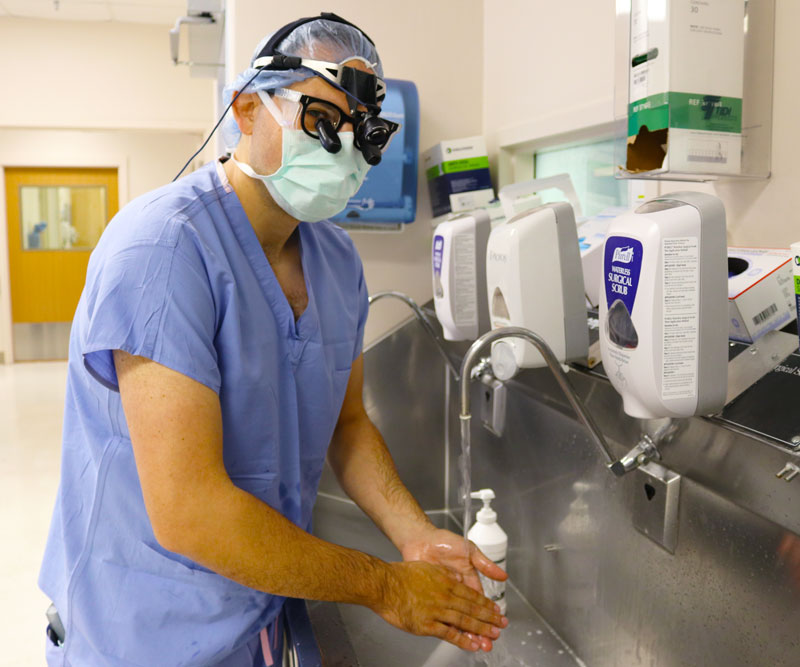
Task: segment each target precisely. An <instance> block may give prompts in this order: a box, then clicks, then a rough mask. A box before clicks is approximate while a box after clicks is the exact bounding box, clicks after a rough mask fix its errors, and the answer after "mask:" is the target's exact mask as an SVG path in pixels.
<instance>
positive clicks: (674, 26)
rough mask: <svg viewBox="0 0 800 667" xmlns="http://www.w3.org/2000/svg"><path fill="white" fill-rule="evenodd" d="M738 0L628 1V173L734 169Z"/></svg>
mask: <svg viewBox="0 0 800 667" xmlns="http://www.w3.org/2000/svg"><path fill="white" fill-rule="evenodd" d="M656 4H658V8H656V7H655V5H656ZM744 6H745V3H744V2H739V1H736V0H733V1H731V0H702V2H700V1H691V2H690V1H689V0H660V3H654V2H653V0H633V3H632V6H631V48H630V61H629V62H628V73H629V79H628V82H629V96H628V101H629V105H628V149H627V160H626V165H625V168H626V170H627V171H628V172H631V173H642V172H652V173H663V172H682V173H692V174H738V173H740V171H741V151H742V94H743V86H744V30H743V22H744Z"/></svg>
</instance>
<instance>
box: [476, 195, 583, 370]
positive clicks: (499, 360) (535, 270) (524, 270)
mask: <svg viewBox="0 0 800 667" xmlns="http://www.w3.org/2000/svg"><path fill="white" fill-rule="evenodd" d="M486 283H487V290H488V294H489V314H490V317H491V321H492V328H494V329H496V328H499V327H507V326H519V327H525V328H527V329H530V330H531V331H533V332H535V333H537V334H539V335H540V336H541V337H542V338H544V340H545V341H546V342H547V344H548V345H549V346H550V347H551V349H552V350H553V353H554V354H555V355H556V357H557V358H558V360H559V361H561V362H562V363H564V362H567V361H574V360H578V359H585V358H586V356H587V355H588V350H589V329H588V326H587V323H586V306H585V297H584V293H583V270H582V268H581V256H580V250H579V247H578V233H577V227H576V225H575V216H574V215H573V212H572V207H571V206H570V205H569V204H566V203H557V204H546V205H544V206H540V207H538V208H535V209H532V210H530V211H524V212H522V213H519V214H518V215H516V216H514V217H513V218H511V219H510V220H508V221H507V222H505V223H504V224H502V225H499V226H498V227H495V228H494V230H492V234H491V236H490V237H489V246H488V248H487V251H486ZM544 365H545V363H544V359H543V358H542V355H541V354H540V353H539V351H538V350H536V349H535V348H534V347H533V345H531V344H530V343H528V342H526V341H524V340H521V339H515V338H508V339H504V340H499V341H496V342H495V343H494V344H493V345H492V369H493V371H494V374H495V375H496V376H497V378H498V379H500V380H507V379H509V378H511V377H513V376H514V375H515V374H516V372H517V370H518V369H519V368H537V367H541V366H544Z"/></svg>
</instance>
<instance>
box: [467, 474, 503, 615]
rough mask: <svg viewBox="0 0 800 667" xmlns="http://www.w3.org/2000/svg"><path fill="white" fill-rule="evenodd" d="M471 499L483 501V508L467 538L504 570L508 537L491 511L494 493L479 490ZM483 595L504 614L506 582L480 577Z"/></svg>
mask: <svg viewBox="0 0 800 667" xmlns="http://www.w3.org/2000/svg"><path fill="white" fill-rule="evenodd" d="M470 497H471V498H475V499H479V500H482V501H483V508H482V509H480V510H478V515H477V517H476V519H477V521H475V523H474V524H473V526H472V528H470V529H469V532H468V533H467V537H468V538H469V539H470V540H471V541H472V542H474V543H475V546H476V547H478V549H480V550H481V551H482V552H483V553H484V555H485V556H486V557H487V558H489V559H490V560H491V561H493V562H494V563H495V565H498V566H500V567H501V568H503V569H504V570H505V569H506V554H507V553H508V535H506V532H505V531H504V530H503V529H502V528H501V527H500V524H498V523H497V512H495V511H494V510H493V509H492V505H491V503H492V500H494V498H495V495H494V491H492V490H491V489H481V490H480V491H473V492H472V493H470ZM480 579H481V584H482V585H483V593H484V595H486V597H488V598H489V599H490V600H491V601H492V602H495V603H496V604H497V605H498V606H499V607H500V613H501V614H505V613H506V582H505V581H495V580H493V579H488V578H487V577H484V576H483V575H482V574H481V575H480Z"/></svg>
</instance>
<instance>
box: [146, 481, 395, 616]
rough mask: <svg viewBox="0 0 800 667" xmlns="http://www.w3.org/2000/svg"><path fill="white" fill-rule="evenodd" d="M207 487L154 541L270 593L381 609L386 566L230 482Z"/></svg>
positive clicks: (387, 574) (387, 570)
mask: <svg viewBox="0 0 800 667" xmlns="http://www.w3.org/2000/svg"><path fill="white" fill-rule="evenodd" d="M209 486H210V488H208V489H207V490H206V495H205V498H204V500H203V507H197V506H195V507H194V508H185V509H184V510H183V511H180V513H179V522H178V521H176V524H177V523H179V524H180V528H179V529H177V530H176V531H175V532H174V533H173V534H172V535H169V536H166V539H165V538H164V537H163V536H162V537H160V538H159V539H160V541H161V542H162V544H163V545H164V546H165V547H166V548H167V549H170V550H172V551H176V552H178V553H181V554H182V555H185V556H187V557H189V558H191V559H193V560H195V561H197V562H198V563H200V564H202V565H204V566H205V567H208V568H209V569H211V570H214V571H215V572H218V573H219V574H221V575H223V576H225V577H227V578H229V579H233V580H234V581H237V582H238V583H240V584H243V585H245V586H249V587H250V588H255V589H257V590H261V591H265V592H268V593H273V594H275V595H282V596H288V597H298V598H306V599H314V600H327V601H335V602H348V603H353V604H360V605H365V606H367V607H370V608H372V609H376V607H378V606H380V603H381V601H382V599H383V597H384V594H385V590H384V587H385V585H386V578H387V577H388V576H391V575H390V573H389V565H388V564H387V563H384V562H383V561H381V560H379V559H377V558H374V557H372V556H369V555H367V554H365V553H362V552H360V551H355V550H352V549H346V548H345V547H341V546H338V545H335V544H331V543H329V542H325V541H324V540H320V539H319V538H317V537H314V536H313V535H310V534H308V533H307V532H305V531H304V530H301V529H300V528H298V527H297V526H295V525H294V524H293V523H292V522H291V521H289V520H288V519H286V518H285V517H283V516H281V515H280V514H279V513H278V512H276V511H275V510H274V509H272V508H271V507H270V506H269V505H267V504H266V503H263V502H261V501H260V500H259V499H258V498H256V497H254V496H252V495H250V494H249V493H246V492H245V491H242V490H241V489H239V488H237V487H236V486H234V485H233V484H226V483H225V482H220V483H215V484H212V485H209Z"/></svg>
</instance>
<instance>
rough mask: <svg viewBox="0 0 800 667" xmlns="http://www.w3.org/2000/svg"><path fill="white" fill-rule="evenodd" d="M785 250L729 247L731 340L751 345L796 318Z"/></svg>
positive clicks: (788, 258)
mask: <svg viewBox="0 0 800 667" xmlns="http://www.w3.org/2000/svg"><path fill="white" fill-rule="evenodd" d="M789 252H790V251H789V249H788V248H728V306H729V311H730V327H729V333H728V336H729V338H730V339H731V340H738V341H741V342H743V343H752V342H754V341H756V340H758V339H759V338H760V337H761V336H763V335H764V334H765V333H767V332H768V331H772V330H773V329H780V328H781V327H783V326H785V325H786V324H788V323H789V322H791V321H792V320H793V319H794V318H795V317H796V313H795V298H794V293H793V292H794V290H793V286H792V258H791V256H790V254H789Z"/></svg>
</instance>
